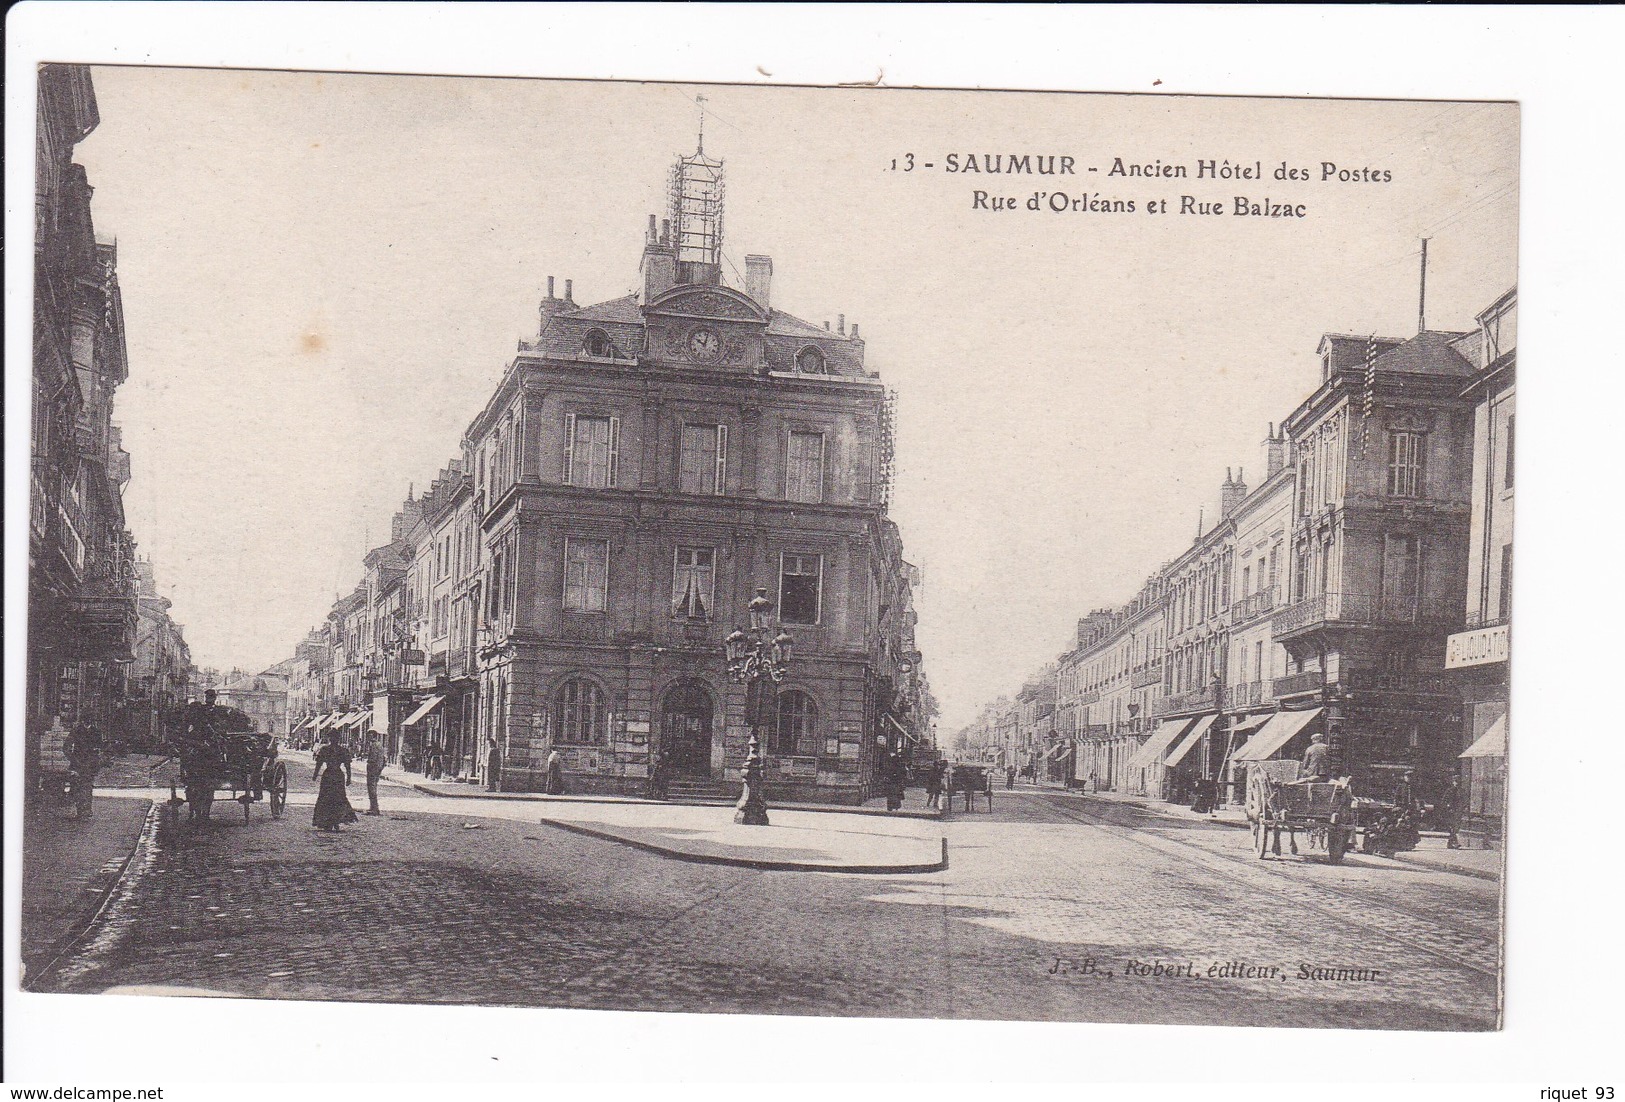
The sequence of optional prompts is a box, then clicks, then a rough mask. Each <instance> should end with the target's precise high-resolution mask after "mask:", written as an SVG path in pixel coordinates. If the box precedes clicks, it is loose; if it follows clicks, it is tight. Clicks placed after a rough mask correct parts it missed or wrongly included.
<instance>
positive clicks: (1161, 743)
mask: <svg viewBox="0 0 1625 1102" xmlns="http://www.w3.org/2000/svg"><path fill="white" fill-rule="evenodd" d="M1190 725H1191V721H1190V718H1189V717H1188V716H1187V717H1186V718H1184V719H1165V720H1163V721H1162V722H1161V723H1159V724H1157V729H1156V730H1155V731H1152V732H1151V737H1150V738H1148V739H1146V740H1145V741H1144V742H1143V743H1141V744H1140V748H1139V749H1138V750H1136V751H1135V752H1134V756H1133V757H1132V758H1130V759H1129V760H1128V767H1129V768H1130V769H1146V768H1148V767H1149V766H1150V765H1151V764H1152V763H1153V762H1155V761H1157V760H1158V759H1159V758H1160V757H1161V756H1162V752H1163V751H1164V750H1166V749H1168V746H1169V745H1170V744H1171V743H1172V742H1173V741H1174V739H1176V738H1178V737H1179V736H1180V735H1182V734H1184V733H1185V728H1187V727H1189V726H1190Z"/></svg>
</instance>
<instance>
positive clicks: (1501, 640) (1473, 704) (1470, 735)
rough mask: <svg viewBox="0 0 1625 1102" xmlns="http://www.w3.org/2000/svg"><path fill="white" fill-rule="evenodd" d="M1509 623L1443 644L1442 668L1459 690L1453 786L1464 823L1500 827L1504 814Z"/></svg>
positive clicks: (1462, 634)
mask: <svg viewBox="0 0 1625 1102" xmlns="http://www.w3.org/2000/svg"><path fill="white" fill-rule="evenodd" d="M1510 642H1511V641H1510V633H1509V628H1508V625H1506V624H1496V625H1492V626H1490V627H1483V628H1476V629H1474V630H1471V631H1462V632H1457V633H1456V634H1454V635H1452V636H1450V638H1449V640H1448V641H1447V643H1446V644H1445V658H1444V664H1445V669H1447V670H1450V671H1452V673H1451V676H1452V677H1453V678H1454V680H1455V682H1456V686H1457V688H1458V689H1460V691H1461V698H1462V732H1461V742H1462V743H1463V745H1462V746H1461V749H1460V752H1459V753H1458V755H1457V758H1456V760H1457V763H1458V765H1457V768H1458V769H1459V771H1460V772H1459V775H1458V781H1457V790H1458V792H1459V793H1460V797H1461V807H1460V809H1459V810H1460V813H1461V815H1462V818H1463V825H1464V826H1468V827H1474V826H1478V827H1482V828H1485V829H1488V830H1491V831H1498V830H1499V829H1500V826H1501V823H1502V820H1503V818H1504V816H1505V813H1506V762H1507V729H1508V726H1509V723H1510V718H1511V716H1510V710H1509V692H1508V688H1509V686H1508V669H1507V659H1508V655H1509V654H1510V650H1511V647H1510Z"/></svg>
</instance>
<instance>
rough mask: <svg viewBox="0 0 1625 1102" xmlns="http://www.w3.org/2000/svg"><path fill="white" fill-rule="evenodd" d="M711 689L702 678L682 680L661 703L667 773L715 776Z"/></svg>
mask: <svg viewBox="0 0 1625 1102" xmlns="http://www.w3.org/2000/svg"><path fill="white" fill-rule="evenodd" d="M714 710H715V705H714V704H713V703H712V700H711V692H710V690H709V689H707V688H706V687H705V686H704V685H703V684H701V683H700V682H698V681H679V682H678V683H677V684H675V685H673V686H672V687H671V688H669V689H667V690H666V697H665V700H664V701H663V702H662V704H661V707H660V757H661V761H662V762H663V763H664V765H665V768H666V771H667V775H668V776H672V777H677V778H683V779H691V780H710V779H711V717H712V715H713V712H714Z"/></svg>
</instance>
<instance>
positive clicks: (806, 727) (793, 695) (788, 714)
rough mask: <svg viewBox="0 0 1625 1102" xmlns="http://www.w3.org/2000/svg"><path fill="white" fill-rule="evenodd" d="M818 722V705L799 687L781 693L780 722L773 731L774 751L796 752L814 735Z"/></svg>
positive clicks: (782, 752) (776, 752)
mask: <svg viewBox="0 0 1625 1102" xmlns="http://www.w3.org/2000/svg"><path fill="white" fill-rule="evenodd" d="M817 724H818V706H817V705H816V704H814V703H813V699H812V697H810V696H808V695H807V694H806V693H804V692H802V691H801V690H799V689H786V690H785V691H784V692H782V693H780V694H779V722H778V725H777V727H776V728H775V730H774V732H773V752H774V753H775V754H794V753H796V752H797V750H796V748H797V746H798V744H800V743H801V742H802V741H803V740H805V739H810V738H812V737H813V734H814V729H815V728H816V726H817Z"/></svg>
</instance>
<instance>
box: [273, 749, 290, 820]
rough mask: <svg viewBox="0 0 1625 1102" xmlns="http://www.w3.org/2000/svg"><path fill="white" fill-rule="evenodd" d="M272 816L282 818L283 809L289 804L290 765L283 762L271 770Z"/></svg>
mask: <svg viewBox="0 0 1625 1102" xmlns="http://www.w3.org/2000/svg"><path fill="white" fill-rule="evenodd" d="M270 790H271V818H273V819H280V818H282V811H283V809H284V808H286V807H287V806H288V767H287V766H286V765H283V764H282V763H281V762H277V763H276V768H275V769H273V770H272V771H271V785H270Z"/></svg>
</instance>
